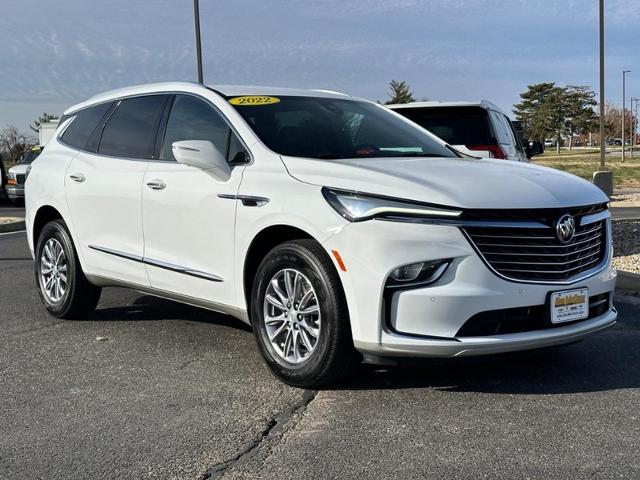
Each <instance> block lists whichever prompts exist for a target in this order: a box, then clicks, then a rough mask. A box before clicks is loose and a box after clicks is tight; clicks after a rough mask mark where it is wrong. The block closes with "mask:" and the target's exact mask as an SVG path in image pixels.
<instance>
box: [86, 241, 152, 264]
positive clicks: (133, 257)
mask: <svg viewBox="0 0 640 480" xmlns="http://www.w3.org/2000/svg"><path fill="white" fill-rule="evenodd" d="M89 248H90V249H92V250H97V251H98V252H102V253H108V254H109V255H114V256H116V257H120V258H126V259H127V260H133V261H134V262H140V263H144V259H143V258H142V257H140V256H138V255H133V254H131V253H126V252H121V251H119V250H113V249H112V248H107V247H99V246H97V245H89Z"/></svg>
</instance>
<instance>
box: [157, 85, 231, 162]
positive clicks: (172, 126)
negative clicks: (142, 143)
mask: <svg viewBox="0 0 640 480" xmlns="http://www.w3.org/2000/svg"><path fill="white" fill-rule="evenodd" d="M231 135H233V133H232V131H231V128H229V125H227V123H226V122H225V121H224V120H223V119H222V117H221V116H220V114H218V112H216V111H215V110H214V109H213V108H212V107H211V106H210V105H208V104H207V103H205V102H203V101H202V100H200V99H198V98H195V97H193V96H191V95H176V97H175V99H174V101H173V105H172V106H171V113H170V114H169V118H168V120H167V127H166V129H165V133H164V141H163V143H162V151H161V153H160V159H161V160H173V161H175V158H174V157H173V152H172V151H171V145H172V144H173V142H179V141H181V140H209V141H210V142H211V143H213V144H214V145H215V146H216V148H218V150H220V152H221V153H222V154H223V155H224V156H225V157H227V155H228V153H229V141H230V140H231V138H230V136H231ZM233 136H234V137H235V135H233ZM232 143H233V142H232Z"/></svg>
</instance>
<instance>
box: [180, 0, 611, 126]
mask: <svg viewBox="0 0 640 480" xmlns="http://www.w3.org/2000/svg"><path fill="white" fill-rule="evenodd" d="M193 16H194V20H195V23H196V63H197V64H198V83H204V81H203V78H202V43H201V42H200V2H199V0H193ZM623 125H624V124H623ZM622 128H624V126H623V127H622Z"/></svg>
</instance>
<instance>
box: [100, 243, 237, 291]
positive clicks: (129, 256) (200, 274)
mask: <svg viewBox="0 0 640 480" xmlns="http://www.w3.org/2000/svg"><path fill="white" fill-rule="evenodd" d="M89 248H91V249H92V250H97V251H98V252H102V253H107V254H109V255H113V256H116V257H120V258H125V259H127V260H132V261H134V262H139V263H144V264H146V265H151V266H153V267H158V268H163V269H165V270H171V271H172V272H176V273H182V274H184V275H189V276H191V277H197V278H202V279H204V280H210V281H212V282H223V281H224V280H223V279H222V277H219V276H218V275H215V274H213V273H208V272H202V271H200V270H195V269H193V268H188V267H181V266H180V265H175V264H173V263H168V262H163V261H161V260H154V259H152V258H147V257H140V256H138V255H132V254H130V253H126V252H121V251H119V250H113V249H112V248H106V247H99V246H96V245H89Z"/></svg>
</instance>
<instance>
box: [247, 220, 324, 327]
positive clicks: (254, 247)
mask: <svg viewBox="0 0 640 480" xmlns="http://www.w3.org/2000/svg"><path fill="white" fill-rule="evenodd" d="M301 239H311V240H315V241H316V242H318V244H320V245H321V242H319V241H318V239H316V238H315V237H314V236H313V235H311V234H310V233H308V232H307V231H305V230H303V229H301V228H299V227H294V226H292V225H286V224H277V225H270V226H268V227H265V228H263V229H262V230H260V231H259V232H258V233H257V234H256V235H255V236H254V237H253V240H252V241H251V243H250V244H249V248H248V249H247V253H246V255H245V259H244V267H243V277H242V287H243V294H244V300H245V302H246V306H247V312H251V292H252V290H253V282H254V280H255V276H256V273H257V271H258V266H259V265H260V262H261V261H262V259H263V258H264V257H265V256H266V255H267V253H269V252H270V251H271V250H272V249H273V248H275V247H276V246H277V245H280V244H281V243H284V242H288V241H291V240H301ZM249 317H250V315H249Z"/></svg>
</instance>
